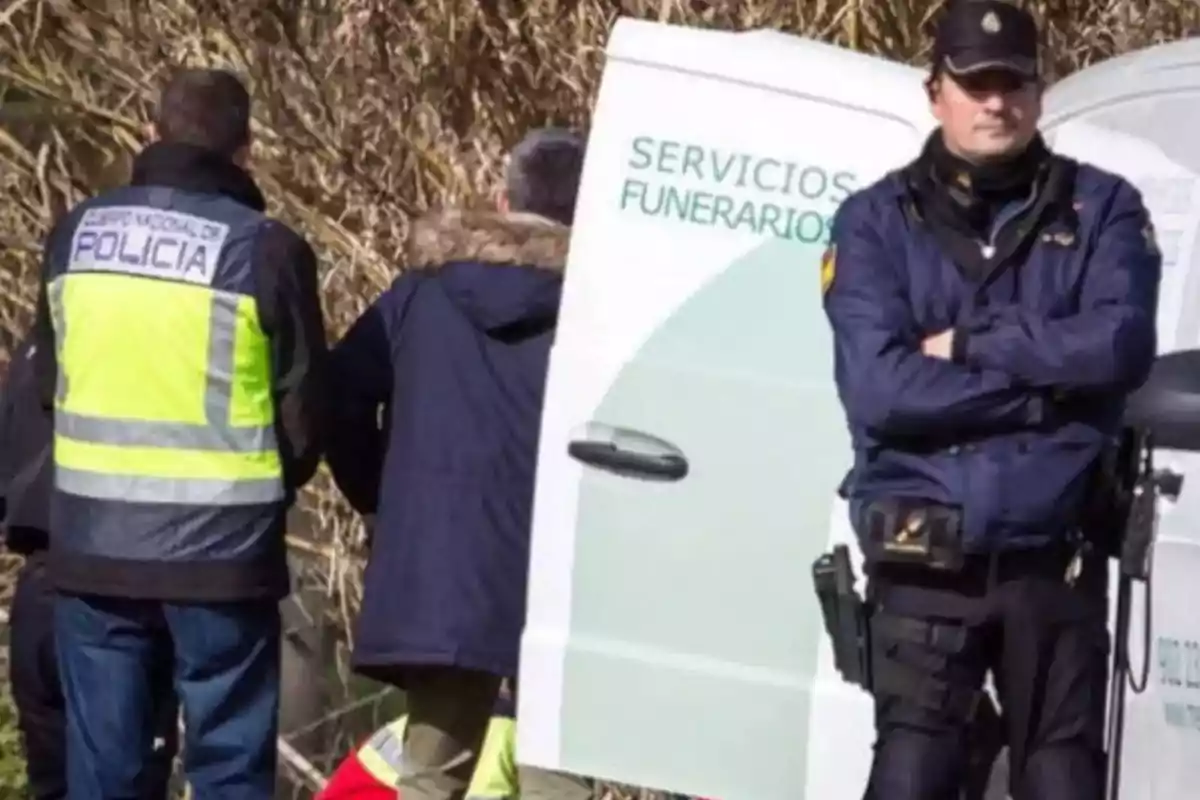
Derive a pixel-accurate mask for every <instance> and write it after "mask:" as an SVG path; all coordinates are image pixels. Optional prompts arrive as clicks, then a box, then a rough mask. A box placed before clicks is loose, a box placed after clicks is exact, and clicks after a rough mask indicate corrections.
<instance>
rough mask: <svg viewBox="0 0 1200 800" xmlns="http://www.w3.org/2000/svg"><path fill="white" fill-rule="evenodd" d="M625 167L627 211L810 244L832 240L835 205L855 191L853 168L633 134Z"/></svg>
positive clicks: (624, 202)
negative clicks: (830, 237)
mask: <svg viewBox="0 0 1200 800" xmlns="http://www.w3.org/2000/svg"><path fill="white" fill-rule="evenodd" d="M626 167H627V168H628V169H629V170H631V174H630V175H629V176H628V177H626V179H625V181H624V183H622V185H621V199H620V204H621V210H623V211H632V212H634V213H640V214H645V215H647V216H652V217H663V218H666V219H673V220H676V221H679V222H686V223H690V224H693V225H703V226H708V227H713V226H720V227H725V228H728V229H730V230H734V231H737V230H748V231H752V232H754V233H756V234H758V235H761V236H774V237H776V238H779V239H788V240H792V241H798V242H802V243H805V244H826V243H827V242H828V241H829V228H830V225H831V222H832V217H833V212H834V210H835V209H836V208H837V207H838V205H839V204H840V203H841V202H842V201H843V200H845V199H846V197H847V196H848V195H849V194H850V193H851V192H853V191H854V190H855V189H857V188H858V178H857V176H856V175H855V174H854V173H853V172H848V171H845V170H840V171H839V170H832V169H829V168H826V167H823V166H821V165H819V164H800V163H797V162H795V161H789V160H787V159H785V158H776V157H773V156H764V155H758V154H753V153H744V152H738V151H733V150H721V149H716V148H711V147H707V146H704V145H700V144H694V143H689V142H677V141H672V140H669V139H655V138H654V137H651V136H638V137H636V138H634V139H633V141H632V142H631V143H630V155H629V159H628V161H627V162H626ZM697 184H698V185H697ZM764 196H765V197H764Z"/></svg>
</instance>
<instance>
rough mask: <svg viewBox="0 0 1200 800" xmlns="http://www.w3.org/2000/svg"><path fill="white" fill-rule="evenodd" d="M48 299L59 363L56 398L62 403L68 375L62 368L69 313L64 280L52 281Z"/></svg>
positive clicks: (65, 395)
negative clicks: (65, 303) (65, 298)
mask: <svg viewBox="0 0 1200 800" xmlns="http://www.w3.org/2000/svg"><path fill="white" fill-rule="evenodd" d="M46 300H47V302H48V303H49V305H50V319H51V320H52V321H53V323H54V355H55V359H54V360H55V363H57V364H58V380H57V381H55V386H54V399H55V400H56V401H57V403H56V405H60V404H61V403H62V401H63V400H65V399H66V398H67V376H66V374H64V373H63V369H62V343H63V342H64V341H66V333H67V315H66V314H64V313H63V282H62V278H56V279H55V280H53V281H51V282H50V286H49V287H48V288H47V290H46Z"/></svg>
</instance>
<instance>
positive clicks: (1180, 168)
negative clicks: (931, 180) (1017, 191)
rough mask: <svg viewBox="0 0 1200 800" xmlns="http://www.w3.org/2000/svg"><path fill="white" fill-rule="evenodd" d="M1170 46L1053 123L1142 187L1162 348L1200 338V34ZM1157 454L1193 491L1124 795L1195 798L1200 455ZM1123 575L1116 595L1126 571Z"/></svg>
mask: <svg viewBox="0 0 1200 800" xmlns="http://www.w3.org/2000/svg"><path fill="white" fill-rule="evenodd" d="M1171 52H1172V53H1173V54H1174V57H1176V58H1177V59H1178V62H1177V66H1176V67H1173V68H1154V69H1149V70H1143V69H1142V68H1141V67H1144V66H1146V65H1151V64H1153V61H1152V60H1151V59H1149V58H1147V59H1146V60H1144V61H1143V62H1141V64H1140V65H1139V64H1138V62H1136V61H1135V60H1130V61H1129V62H1128V63H1129V65H1130V66H1129V67H1127V68H1124V69H1112V70H1110V71H1109V72H1108V73H1107V74H1106V75H1107V77H1106V79H1105V81H1104V82H1103V83H1102V84H1097V93H1096V94H1094V95H1092V96H1091V97H1080V96H1076V95H1070V96H1063V95H1059V94H1057V89H1058V87H1054V88H1052V89H1051V90H1050V92H1049V95H1048V97H1047V114H1046V118H1045V125H1044V128H1045V130H1046V132H1047V136H1048V138H1049V139H1050V140H1051V143H1052V146H1053V147H1054V149H1056V150H1058V151H1059V152H1061V153H1063V154H1065V155H1069V156H1072V157H1075V158H1079V159H1081V160H1085V161H1089V162H1091V163H1093V164H1096V165H1097V166H1100V167H1103V168H1105V169H1108V170H1111V171H1113V172H1116V173H1119V174H1121V175H1124V176H1125V177H1127V178H1128V179H1129V180H1130V181H1132V182H1133V183H1134V184H1135V185H1136V186H1137V187H1138V188H1139V189H1140V190H1141V191H1142V193H1143V196H1144V198H1145V201H1146V205H1147V207H1148V208H1149V210H1150V214H1151V218H1152V219H1153V221H1154V225H1155V228H1156V229H1157V240H1158V244H1159V247H1160V248H1161V250H1162V251H1163V266H1164V268H1163V283H1162V293H1161V301H1160V308H1159V318H1158V334H1159V352H1160V353H1168V352H1172V351H1180V350H1187V349H1194V348H1198V347H1200V253H1198V252H1197V246H1198V245H1200V242H1198V241H1197V232H1198V229H1200V180H1198V178H1200V147H1197V144H1196V135H1195V132H1196V131H1197V130H1200V40H1191V41H1188V42H1182V43H1179V44H1176V45H1174V46H1173V48H1172V51H1171ZM1162 63H1163V62H1160V63H1159V66H1160V67H1161V66H1162ZM1084 74H1085V75H1086V72H1085V73H1084ZM1192 363H1195V362H1192ZM1155 458H1156V465H1157V466H1159V467H1162V468H1165V469H1169V470H1171V471H1172V472H1175V473H1178V474H1180V475H1182V476H1183V477H1184V489H1183V492H1182V494H1181V496H1180V497H1179V499H1178V501H1177V502H1173V501H1170V500H1160V502H1159V511H1158V513H1159V527H1158V541H1157V544H1156V546H1155V550H1154V555H1153V562H1152V563H1153V577H1152V580H1151V583H1150V590H1149V591H1150V601H1151V602H1150V612H1151V613H1150V615H1149V622H1150V628H1149V631H1147V630H1146V626H1145V621H1146V610H1147V609H1146V606H1145V602H1144V596H1145V593H1144V592H1143V591H1141V590H1135V592H1134V598H1133V604H1132V611H1133V613H1132V626H1131V630H1130V633H1129V637H1128V645H1129V647H1130V651H1131V661H1132V663H1131V667H1132V671H1133V673H1134V675H1133V677H1134V679H1135V680H1134V683H1138V681H1139V680H1140V679H1142V678H1143V677H1145V678H1146V679H1147V680H1148V683H1147V685H1146V687H1145V691H1144V692H1142V693H1138V692H1135V691H1127V692H1126V693H1125V702H1124V718H1125V725H1124V728H1125V729H1124V736H1123V745H1122V748H1121V797H1122V798H1126V799H1129V800H1140V799H1142V798H1144V799H1145V800H1150V798H1177V797H1191V796H1194V794H1195V791H1196V786H1198V785H1200V615H1197V614H1196V611H1195V602H1196V600H1195V598H1196V591H1195V586H1196V583H1197V581H1198V580H1200V455H1198V454H1197V453H1196V452H1192V451H1191V450H1190V449H1189V450H1184V449H1178V448H1176V446H1175V445H1174V444H1173V443H1172V442H1171V441H1170V440H1167V441H1165V442H1161V443H1160V448H1159V449H1158V450H1157V452H1156V454H1155ZM1114 572H1115V570H1114ZM1113 582H1114V596H1115V574H1114V579H1113ZM1147 634H1148V637H1147ZM1119 644H1120V643H1119ZM1146 644H1148V645H1149V646H1148V647H1146V646H1145V645H1146ZM1147 661H1148V664H1147ZM1143 667H1145V675H1144V676H1143V674H1142V673H1143ZM1137 688H1141V687H1140V686H1139V687H1137ZM1110 712H1111V709H1110Z"/></svg>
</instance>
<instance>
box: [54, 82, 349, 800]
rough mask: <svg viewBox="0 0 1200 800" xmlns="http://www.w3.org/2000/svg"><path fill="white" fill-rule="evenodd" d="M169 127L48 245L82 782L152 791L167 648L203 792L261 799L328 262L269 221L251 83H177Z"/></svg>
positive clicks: (309, 465)
mask: <svg viewBox="0 0 1200 800" xmlns="http://www.w3.org/2000/svg"><path fill="white" fill-rule="evenodd" d="M156 128H157V130H156V134H157V137H156V138H157V141H155V142H154V143H153V144H151V145H150V146H149V147H147V148H146V149H145V150H143V151H142V152H141V153H139V154H138V156H137V158H136V160H135V161H134V166H133V176H132V180H131V181H130V182H129V185H127V186H123V187H120V188H116V189H114V190H111V191H108V192H104V193H102V194H100V195H98V196H96V197H92V198H90V199H87V200H85V201H83V202H82V203H80V204H79V205H78V206H76V207H75V208H73V209H72V210H71V211H70V212H69V213H68V214H67V215H66V216H65V217H64V218H63V219H62V220H61V221H60V222H59V223H58V224H57V225H56V226H55V227H54V230H53V231H51V233H50V235H49V237H48V238H47V241H46V246H45V256H44V267H43V269H44V280H43V285H42V292H41V296H40V298H39V307H38V316H37V322H36V326H37V333H36V335H37V337H38V339H37V354H36V356H35V370H36V373H37V375H38V383H39V391H40V395H41V398H40V399H41V402H42V404H43V406H44V407H53V408H54V451H53V453H54V497H53V504H52V507H51V530H52V533H53V535H52V536H51V537H50V554H49V558H48V571H49V575H50V578H51V580H52V581H53V583H54V585H55V588H56V589H57V590H58V596H57V598H56V600H55V625H56V635H57V640H58V652H59V663H60V665H61V670H62V684H63V692H64V695H65V699H66V711H67V780H68V788H69V793H70V797H71V800H108V799H109V798H128V797H135V796H137V794H138V792H137V788H138V782H139V780H140V777H139V776H140V775H141V774H142V773H143V772H144V771H145V767H146V764H145V755H144V754H147V753H149V752H150V746H149V738H150V737H151V736H152V734H153V728H152V722H153V717H152V714H151V710H152V709H153V708H154V707H155V705H156V700H157V698H155V697H154V696H153V694H154V687H153V685H152V684H151V682H150V681H149V680H148V679H147V678H148V675H149V674H150V672H151V669H152V667H153V662H152V657H153V654H154V653H155V652H156V651H157V647H156V645H157V644H158V643H159V642H163V641H167V642H169V643H170V644H171V646H172V649H173V651H174V656H175V658H174V674H175V683H176V687H177V689H178V694H179V699H180V702H181V704H182V706H183V715H184V723H185V725H184V730H185V732H184V737H185V738H184V772H185V773H186V777H187V779H188V782H189V784H190V785H191V789H192V793H193V795H194V796H195V797H197V798H217V797H220V798H230V799H231V800H232V799H233V798H238V800H269V798H272V797H274V795H275V772H276V751H275V741H276V733H277V726H278V723H277V713H278V707H279V658H280V617H279V614H280V612H279V600H280V599H281V598H282V597H284V596H286V595H287V593H288V589H289V586H288V583H289V581H288V574H287V564H286V548H285V542H284V535H283V534H284V531H283V526H284V524H285V517H286V514H287V510H288V508H289V507H290V505H291V504H292V501H293V500H294V498H295V493H296V491H297V490H298V489H299V488H300V487H301V486H302V485H303V484H304V483H305V482H306V481H308V480H309V479H310V478H311V477H312V475H313V473H314V471H315V470H316V467H317V462H318V460H319V458H320V455H321V453H320V438H319V430H320V419H321V405H322V404H321V402H320V399H321V392H322V391H323V388H324V380H325V379H324V376H323V375H322V373H321V367H322V365H323V362H324V358H325V353H326V345H325V333H324V328H323V323H322V315H321V307H320V300H319V296H318V291H317V274H316V273H317V269H316V259H315V257H314V254H313V251H312V249H311V248H310V247H309V245H308V244H307V243H306V242H305V241H304V239H302V238H301V237H300V236H299V235H297V234H296V233H295V232H293V231H292V230H291V229H289V228H288V227H286V226H285V225H283V224H282V223H280V222H277V221H275V220H273V219H271V218H269V217H268V216H266V214H265V213H264V209H265V203H264V200H263V196H262V193H261V192H260V191H259V189H258V187H257V185H256V184H255V182H254V180H253V179H252V178H251V176H250V175H249V173H248V172H247V171H246V169H245V165H246V163H247V158H248V153H249V145H250V97H249V94H248V93H247V91H246V88H245V87H244V86H243V85H242V83H241V82H240V81H239V80H238V79H237V77H235V76H234V75H231V74H229V73H226V72H222V71H215V70H187V71H183V72H181V73H180V74H178V75H176V76H175V77H174V78H173V79H172V80H171V81H170V82H169V83H168V84H167V86H166V88H165V89H164V91H163V94H162V99H161V102H160V104H159V108H158V116H157V120H156Z"/></svg>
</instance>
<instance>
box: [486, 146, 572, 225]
mask: <svg viewBox="0 0 1200 800" xmlns="http://www.w3.org/2000/svg"><path fill="white" fill-rule="evenodd" d="M585 149H586V144H585V141H584V138H583V137H582V136H580V135H579V134H578V133H575V132H574V131H570V130H566V129H564V128H536V129H534V130H532V131H530V132H529V133H527V134H525V138H523V139H522V140H521V141H520V143H519V144H518V145H517V146H516V147H515V148H513V151H512V154H511V156H510V158H509V163H508V172H507V175H506V177H505V189H506V191H507V193H508V202H509V206H510V207H511V208H512V210H513V211H527V212H530V213H533V214H540V215H541V216H543V217H547V218H549V219H552V220H554V221H556V222H561V223H562V224H563V225H570V224H571V223H572V222H574V220H575V200H576V198H577V197H578V195H579V178H580V174H581V173H582V172H583V154H584V150H585Z"/></svg>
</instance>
